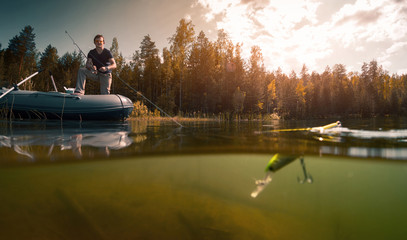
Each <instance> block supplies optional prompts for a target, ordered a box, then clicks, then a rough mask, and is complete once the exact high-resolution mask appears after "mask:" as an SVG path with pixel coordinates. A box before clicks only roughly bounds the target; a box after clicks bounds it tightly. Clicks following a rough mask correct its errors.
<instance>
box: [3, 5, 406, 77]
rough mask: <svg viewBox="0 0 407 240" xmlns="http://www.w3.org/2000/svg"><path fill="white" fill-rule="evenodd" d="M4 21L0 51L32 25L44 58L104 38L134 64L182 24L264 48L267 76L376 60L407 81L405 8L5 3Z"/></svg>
mask: <svg viewBox="0 0 407 240" xmlns="http://www.w3.org/2000/svg"><path fill="white" fill-rule="evenodd" d="M2 9H3V10H2V14H1V15H0V44H1V47H2V48H7V46H8V43H9V40H10V39H11V38H13V37H14V36H16V35H18V34H19V33H20V31H21V30H22V29H23V28H24V27H25V26H27V25H31V26H32V27H33V28H34V33H35V34H36V38H35V42H36V47H37V49H38V51H39V52H43V51H44V49H45V48H46V47H47V46H48V45H49V44H51V45H52V46H53V47H56V48H57V50H58V54H59V56H62V55H63V54H65V53H66V52H73V51H74V50H77V49H76V46H74V45H73V43H72V41H71V39H70V38H69V37H68V36H67V34H65V31H68V32H69V34H70V35H71V36H72V37H73V38H74V40H75V41H76V43H77V44H78V45H79V46H80V48H81V49H82V50H83V51H84V52H85V53H87V52H88V51H89V50H90V49H92V48H94V45H93V37H94V36H95V35H96V34H103V35H104V36H105V40H106V46H107V47H110V46H111V43H112V39H113V38H114V37H116V38H117V39H118V43H119V51H120V52H121V53H122V55H123V56H124V57H125V58H126V59H131V57H132V55H133V54H134V52H135V51H136V50H139V49H140V43H141V41H142V40H143V38H144V36H146V35H148V34H149V35H150V37H151V39H152V41H154V42H155V43H156V46H157V48H158V49H159V50H160V53H162V49H163V48H164V47H167V48H169V47H170V43H169V41H168V39H169V38H170V37H171V36H172V35H173V34H174V33H175V31H176V28H177V26H178V24H179V21H180V20H181V19H182V18H186V19H188V20H191V21H192V23H193V24H194V29H195V33H196V36H197V35H198V33H199V32H200V31H203V32H204V33H205V35H206V36H207V37H208V38H209V39H210V40H211V41H216V38H217V32H218V30H219V29H224V30H225V32H226V33H227V34H228V36H229V39H230V40H232V42H233V43H234V44H237V43H241V44H243V47H242V50H243V57H244V58H245V59H248V58H249V57H250V49H251V47H252V46H254V45H257V46H259V47H260V48H261V50H262V54H263V58H264V64H265V67H266V69H267V70H269V71H274V70H277V69H278V68H281V69H282V70H283V72H285V73H290V72H291V71H293V70H294V71H295V72H296V73H299V72H300V71H301V69H302V66H303V65H304V64H305V65H306V66H307V68H308V70H309V72H312V71H316V72H319V73H322V72H323V71H324V70H325V68H326V66H329V67H331V68H332V67H333V66H334V65H335V64H343V65H345V67H346V69H347V70H348V71H349V72H350V71H356V72H361V66H362V64H363V63H364V62H366V63H369V62H370V61H372V60H376V61H377V62H378V64H379V65H382V66H383V68H384V69H385V70H387V71H389V73H390V74H393V73H397V74H404V73H407V60H406V57H405V56H407V0H172V1H165V0H114V1H111V0H97V1H96V0H80V1H79V0H70V1H61V0H37V1H32V0H30V1H27V0H14V1H10V0H5V1H4V2H3V3H2Z"/></svg>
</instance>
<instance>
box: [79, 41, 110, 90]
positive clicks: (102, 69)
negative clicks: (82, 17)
mask: <svg viewBox="0 0 407 240" xmlns="http://www.w3.org/2000/svg"><path fill="white" fill-rule="evenodd" d="M93 42H94V43H95V46H96V48H95V49H92V50H90V51H89V53H88V59H87V61H86V68H80V69H79V71H78V77H77V80H76V88H75V92H74V94H75V95H83V94H85V84H86V78H89V79H91V80H95V81H99V82H100V94H110V85H111V84H112V70H113V69H115V68H116V61H115V60H114V58H113V55H112V53H111V52H110V51H109V50H107V49H106V48H104V46H105V39H104V37H103V36H102V35H96V36H95V38H94V39H93Z"/></svg>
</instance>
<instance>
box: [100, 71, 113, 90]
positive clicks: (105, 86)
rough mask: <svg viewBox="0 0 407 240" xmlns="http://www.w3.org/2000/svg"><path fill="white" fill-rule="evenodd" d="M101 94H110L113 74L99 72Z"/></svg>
mask: <svg viewBox="0 0 407 240" xmlns="http://www.w3.org/2000/svg"><path fill="white" fill-rule="evenodd" d="M98 76H99V80H100V94H110V85H112V74H111V73H108V74H102V73H99V74H98Z"/></svg>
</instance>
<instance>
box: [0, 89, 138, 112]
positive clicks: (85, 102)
mask: <svg viewBox="0 0 407 240" xmlns="http://www.w3.org/2000/svg"><path fill="white" fill-rule="evenodd" d="M6 92H8V93H7V94H5V95H4V97H3V98H1V99H0V114H1V115H2V116H3V117H4V116H6V117H8V118H14V119H64V120H124V119H126V118H127V117H129V115H130V114H131V112H132V110H133V102H132V101H131V100H130V99H129V98H127V97H124V96H122V95H119V94H110V95H72V94H70V93H62V92H39V91H26V90H18V89H17V90H13V91H10V89H6V88H2V89H0V95H1V94H3V93H6Z"/></svg>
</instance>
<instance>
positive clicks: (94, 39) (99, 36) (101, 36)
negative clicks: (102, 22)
mask: <svg viewBox="0 0 407 240" xmlns="http://www.w3.org/2000/svg"><path fill="white" fill-rule="evenodd" d="M98 38H103V43H105V37H103V35H102V34H98V35H96V36H95V37H94V38H93V42H95V41H96V39H98Z"/></svg>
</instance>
